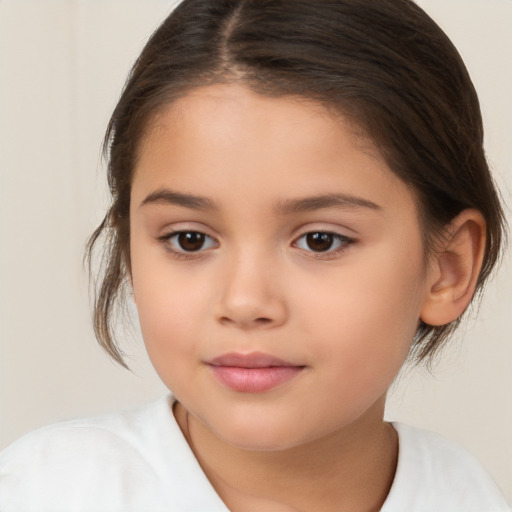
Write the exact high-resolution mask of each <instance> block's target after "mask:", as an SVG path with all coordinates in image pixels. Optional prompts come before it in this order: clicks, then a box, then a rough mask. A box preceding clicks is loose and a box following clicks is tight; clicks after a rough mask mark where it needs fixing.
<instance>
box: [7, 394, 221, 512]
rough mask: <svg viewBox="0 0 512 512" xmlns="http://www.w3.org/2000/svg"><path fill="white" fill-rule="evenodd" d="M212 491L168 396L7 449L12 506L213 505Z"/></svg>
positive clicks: (25, 510) (25, 509)
mask: <svg viewBox="0 0 512 512" xmlns="http://www.w3.org/2000/svg"><path fill="white" fill-rule="evenodd" d="M202 488H203V489H205V491H204V493H201V490H202ZM198 491H199V493H198ZM212 491H213V490H212V489H210V488H209V483H208V482H207V480H206V477H205V476H204V475H203V473H202V471H201V470H200V467H199V466H198V464H197V462H196V460H195V458H194V457H193V454H192V453H191V452H190V449H189V447H188V445H187V443H186V441H185V440H184V438H183V436H182V435H181V432H180V431H179V427H178V426H177V424H176V423H175V421H174V417H173V415H172V412H171V411H170V407H169V401H168V399H167V398H166V399H161V400H159V401H158V402H155V403H153V404H149V405H147V406H144V407H140V408H136V409H133V410H131V411H126V412H123V413H119V414H109V415H103V416H99V417H95V418H87V419H82V420H74V421H68V422H63V423H58V424H55V425H50V426H48V427H44V428H42V429H38V430H36V431H34V432H31V433H29V434H27V435H26V436H24V437H22V438H21V439H19V440H18V441H16V442H14V443H13V444H12V445H11V446H9V447H8V448H7V449H6V450H4V451H3V452H2V453H1V454H0V510H2V511H3V510H5V511H6V512H18V511H19V512H47V511H48V512H50V511H51V512H61V511H62V512H64V511H66V512H70V511H76V512H78V511H80V512H100V511H101V512H103V511H105V512H118V511H119V512H121V511H123V512H139V511H140V512H142V511H144V512H147V511H148V510H151V511H155V512H158V511H163V510H166V511H170V512H172V511H173V510H176V511H180V512H181V511H182V510H189V507H191V506H192V505H190V504H191V503H194V501H195V502H196V503H198V502H200V504H201V506H202V501H205V502H206V506H207V507H210V505H212V503H211V501H212V500H214V501H215V499H216V495H215V494H214V493H213V494H211V493H212ZM198 495H199V496H198ZM191 498H194V499H191ZM209 500H210V503H208V501H209ZM187 503H188V505H187ZM207 509H208V510H209V508H207ZM190 510H199V509H197V508H190ZM211 510H212V511H214V510H222V509H219V508H218V507H217V505H216V504H215V502H214V503H213V505H212V506H211Z"/></svg>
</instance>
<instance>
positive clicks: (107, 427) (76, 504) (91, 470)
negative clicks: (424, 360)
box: [0, 397, 510, 512]
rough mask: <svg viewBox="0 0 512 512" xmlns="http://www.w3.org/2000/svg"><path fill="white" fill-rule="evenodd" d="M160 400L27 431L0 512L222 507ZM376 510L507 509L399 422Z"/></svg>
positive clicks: (454, 459)
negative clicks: (387, 487) (384, 494)
mask: <svg viewBox="0 0 512 512" xmlns="http://www.w3.org/2000/svg"><path fill="white" fill-rule="evenodd" d="M170 400H172V399H170V398H169V397H166V398H162V399H160V400H159V401H157V402H155V403H152V404H149V405H147V406H145V407H141V408H137V409H134V410H132V411H128V412H125V413H121V414H111V415H106V416H101V417H98V418H91V419H85V420H76V421H69V422H65V423H60V424H56V425H51V426H48V427H44V428H42V429H39V430H36V431H34V432H32V433H30V434H28V435H26V436H24V437H23V438H21V439H20V440H18V441H16V442H15V443H13V444H12V445H11V446H10V447H8V448H7V449H6V450H5V451H4V452H2V454H0V510H1V511H2V512H36V511H37V512H61V511H62V512H64V511H65V512H78V511H80V512H159V511H166V512H228V509H227V508H226V506H225V505H224V503H223V502H222V500H221V499H220V498H219V496H218V495H217V494H216V492H215V490H214V489H213V487H212V486H211V484H210V483H209V481H208V479H207V478H206V476H205V474H204V473H203V471H202V470H201V467H200V466H199V464H198V462H197V460H196V459H195V457H194V455H193V453H192V451H191V450H190V448H189V446H188V444H187V441H186V440H185V438H184V437H183V435H182V433H181V431H180V428H179V426H178V424H177V423H176V420H175V418H174V415H173V414H172V411H171V403H170ZM394 426H395V428H396V430H397V432H398V435H399V457H398V467H397V472H396V476H395V480H394V482H393V486H392V488H391V491H390V494H389V496H388V498H387V500H386V503H385V504H384V506H383V508H382V512H509V511H510V508H509V507H508V506H507V504H506V502H505V499H504V498H503V496H502V495H501V493H500V491H499V490H498V488H497V487H496V485H495V484H494V482H493V481H492V479H491V478H490V477H489V476H488V474H487V473H486V472H485V471H484V470H483V468H482V467H481V466H480V464H479V463H478V462H477V461H476V460H475V459H474V458H473V457H472V456H470V455H469V454H467V453H466V452H464V451H463V450H462V449H461V448H459V447H457V446H455V445H454V444H452V443H450V442H448V441H446V440H445V439H443V438H442V437H440V436H438V435H436V434H432V433H428V432H425V431H422V430H419V429H416V428H412V427H408V426H406V425H402V424H394Z"/></svg>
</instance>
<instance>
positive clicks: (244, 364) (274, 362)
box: [208, 352, 302, 368]
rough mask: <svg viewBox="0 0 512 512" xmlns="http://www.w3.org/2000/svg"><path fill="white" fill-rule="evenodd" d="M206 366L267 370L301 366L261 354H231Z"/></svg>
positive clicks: (213, 360) (224, 355)
mask: <svg viewBox="0 0 512 512" xmlns="http://www.w3.org/2000/svg"><path fill="white" fill-rule="evenodd" d="M208 364H210V365H212V366H234V367H238V368H268V367H272V366H281V367H282V366H302V365H297V364H294V363H290V362H288V361H283V360H282V359H279V358H277V357H274V356H272V355H270V354H264V353H262V352H251V353H249V354H242V353H237V352H232V353H229V354H223V355H221V356H219V357H216V358H214V359H212V360H210V361H208Z"/></svg>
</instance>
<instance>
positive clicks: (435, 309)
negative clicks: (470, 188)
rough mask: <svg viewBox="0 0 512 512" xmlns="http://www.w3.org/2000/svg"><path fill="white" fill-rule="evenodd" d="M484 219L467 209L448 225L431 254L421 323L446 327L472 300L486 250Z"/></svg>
mask: <svg viewBox="0 0 512 512" xmlns="http://www.w3.org/2000/svg"><path fill="white" fill-rule="evenodd" d="M485 238H486V230H485V219H484V218H483V216H482V214H481V213H480V212H479V211H477V210H473V209H468V210H464V211H463V212H461V213H460V214H459V215H458V216H457V217H455V219H453V221H452V222H451V223H450V224H449V225H448V226H447V228H446V234H445V236H444V237H443V239H442V240H441V241H440V242H439V244H438V247H437V249H436V250H435V252H434V254H432V255H431V260H430V266H429V270H428V275H427V289H426V297H425V301H424V304H423V307H422V310H421V320H422V321H423V322H424V323H426V324H428V325H445V324H448V323H450V322H452V321H453V320H455V319H457V318H458V317H459V316H460V315H461V314H462V313H463V312H464V311H465V309H466V308H467V307H468V305H469V303H470V302H471V299H472V298H473V295H474V292H475V287H476V283H477V280H478V275H479V273H480V269H481V266H482V260H483V256H484V250H485Z"/></svg>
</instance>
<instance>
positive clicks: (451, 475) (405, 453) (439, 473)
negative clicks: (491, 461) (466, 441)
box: [382, 423, 511, 512]
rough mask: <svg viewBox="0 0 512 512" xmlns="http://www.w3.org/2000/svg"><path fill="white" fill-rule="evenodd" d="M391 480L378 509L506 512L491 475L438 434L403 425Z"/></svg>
mask: <svg viewBox="0 0 512 512" xmlns="http://www.w3.org/2000/svg"><path fill="white" fill-rule="evenodd" d="M393 426H394V427H395V429H396V430H397V432H398V438H399V455H398V466H397V471H396V474H395V479H394V482H393V485H392V487H391V491H390V493H389V496H388V499H387V500H386V502H385V504H384V506H383V508H382V512H411V511H414V512H431V511H432V510H449V511H450V512H510V510H511V509H510V507H509V506H508V505H507V503H506V501H505V498H504V496H503V494H502V493H501V491H500V490H499V489H498V487H497V485H496V483H495V482H494V480H493V479H492V478H491V476H490V475H489V473H488V472H487V471H486V470H485V469H484V468H483V466H482V465H481V464H480V463H479V462H478V461H477V460H476V458H475V457H473V456H472V455H471V454H470V453H468V452H467V451H465V450H464V449H463V448H461V447H460V446H459V445H457V444H456V443H454V442H452V441H449V440H447V439H445V438H444V437H442V436H440V435H439V434H435V433H433V432H428V431H426V430H422V429H418V428H415V427H411V426H408V425H404V424H401V423H394V424H393Z"/></svg>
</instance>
